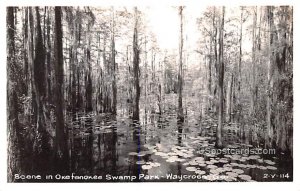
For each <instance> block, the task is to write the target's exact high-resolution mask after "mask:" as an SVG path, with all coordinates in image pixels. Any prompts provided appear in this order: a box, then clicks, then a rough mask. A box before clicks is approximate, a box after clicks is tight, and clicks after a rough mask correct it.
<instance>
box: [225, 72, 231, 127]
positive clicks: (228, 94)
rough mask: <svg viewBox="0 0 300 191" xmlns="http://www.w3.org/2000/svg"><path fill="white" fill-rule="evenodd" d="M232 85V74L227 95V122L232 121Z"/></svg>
mask: <svg viewBox="0 0 300 191" xmlns="http://www.w3.org/2000/svg"><path fill="white" fill-rule="evenodd" d="M232 85H233V74H231V76H230V78H229V80H228V84H227V92H226V93H227V95H226V121H227V122H230V121H231V107H232Z"/></svg>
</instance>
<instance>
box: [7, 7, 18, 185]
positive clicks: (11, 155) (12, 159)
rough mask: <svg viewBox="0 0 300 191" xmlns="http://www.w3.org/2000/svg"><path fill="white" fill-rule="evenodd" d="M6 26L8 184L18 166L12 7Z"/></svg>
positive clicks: (16, 171) (9, 10)
mask: <svg viewBox="0 0 300 191" xmlns="http://www.w3.org/2000/svg"><path fill="white" fill-rule="evenodd" d="M6 14H7V15H6V24H7V26H6V27H7V33H6V34H7V37H6V38H7V49H6V51H7V79H8V80H7V120H8V129H7V135H8V155H7V156H8V168H7V175H8V176H7V178H8V182H12V181H13V179H14V178H13V176H14V174H15V173H18V172H19V170H20V169H18V168H19V167H18V165H17V163H16V160H17V157H18V155H17V153H18V151H17V150H16V148H18V133H17V132H18V131H19V118H18V97H17V92H16V84H17V83H16V79H15V78H16V77H15V71H14V70H15V67H16V63H15V62H16V61H15V39H14V38H15V23H14V20H15V16H14V7H7V8H6Z"/></svg>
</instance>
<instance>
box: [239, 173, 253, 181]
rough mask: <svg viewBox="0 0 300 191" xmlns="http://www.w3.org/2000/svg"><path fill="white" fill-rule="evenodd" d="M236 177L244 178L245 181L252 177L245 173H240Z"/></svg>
mask: <svg viewBox="0 0 300 191" xmlns="http://www.w3.org/2000/svg"><path fill="white" fill-rule="evenodd" d="M238 177H239V178H240V179H242V180H246V181H249V180H251V179H252V178H251V176H249V175H246V174H241V175H239V176H238Z"/></svg>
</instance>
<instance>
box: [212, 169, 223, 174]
mask: <svg viewBox="0 0 300 191" xmlns="http://www.w3.org/2000/svg"><path fill="white" fill-rule="evenodd" d="M209 172H210V173H212V174H220V172H219V171H217V170H216V169H210V171H209Z"/></svg>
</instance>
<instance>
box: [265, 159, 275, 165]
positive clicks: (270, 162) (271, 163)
mask: <svg viewBox="0 0 300 191" xmlns="http://www.w3.org/2000/svg"><path fill="white" fill-rule="evenodd" d="M265 163H267V164H269V165H274V164H275V162H273V161H271V160H265Z"/></svg>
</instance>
